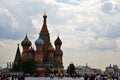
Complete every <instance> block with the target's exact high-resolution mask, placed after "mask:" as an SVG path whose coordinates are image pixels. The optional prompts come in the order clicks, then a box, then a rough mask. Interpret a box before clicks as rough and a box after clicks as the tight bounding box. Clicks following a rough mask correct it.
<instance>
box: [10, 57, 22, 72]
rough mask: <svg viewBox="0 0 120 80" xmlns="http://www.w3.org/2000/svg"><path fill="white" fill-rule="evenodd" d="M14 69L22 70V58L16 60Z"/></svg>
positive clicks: (16, 70)
mask: <svg viewBox="0 0 120 80" xmlns="http://www.w3.org/2000/svg"><path fill="white" fill-rule="evenodd" d="M12 71H15V72H20V71H22V64H21V59H18V60H17V61H16V62H14V63H13V67H12Z"/></svg>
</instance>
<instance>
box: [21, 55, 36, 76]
mask: <svg viewBox="0 0 120 80" xmlns="http://www.w3.org/2000/svg"><path fill="white" fill-rule="evenodd" d="M22 71H23V72H24V73H29V74H30V75H32V74H34V73H36V71H37V70H36V62H35V60H34V58H32V57H28V58H25V59H23V60H22Z"/></svg>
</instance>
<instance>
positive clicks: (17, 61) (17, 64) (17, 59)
mask: <svg viewBox="0 0 120 80" xmlns="http://www.w3.org/2000/svg"><path fill="white" fill-rule="evenodd" d="M21 68H22V65H21V55H20V48H19V44H18V47H17V51H16V55H15V59H14V63H13V67H12V70H13V71H21Z"/></svg>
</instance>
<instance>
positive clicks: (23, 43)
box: [21, 34, 31, 47]
mask: <svg viewBox="0 0 120 80" xmlns="http://www.w3.org/2000/svg"><path fill="white" fill-rule="evenodd" d="M21 45H22V46H28V47H30V46H31V41H30V40H29V39H28V37H27V34H26V36H25V38H24V40H23V41H22V42H21Z"/></svg>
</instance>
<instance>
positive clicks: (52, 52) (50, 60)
mask: <svg viewBox="0 0 120 80" xmlns="http://www.w3.org/2000/svg"><path fill="white" fill-rule="evenodd" d="M46 21H47V14H46V12H45V13H44V14H43V25H42V28H41V30H40V33H39V36H38V38H37V39H36V40H35V42H34V43H35V46H36V49H34V48H33V47H32V45H31V44H32V42H31V41H30V40H29V38H28V36H27V34H26V36H25V38H24V39H23V40H22V42H21V46H22V48H23V51H22V53H20V49H19V45H18V47H17V51H16V56H15V60H14V63H16V62H17V61H18V60H19V58H20V57H21V59H24V58H27V57H33V58H34V60H35V61H36V63H37V71H38V72H39V73H40V74H41V75H45V73H46V72H47V71H48V70H51V71H53V72H57V73H63V61H62V57H63V52H62V50H61V45H62V41H61V40H60V38H59V36H58V37H57V38H56V40H55V41H54V45H55V48H54V47H53V45H52V44H51V42H50V35H49V30H48V28H47V23H46Z"/></svg>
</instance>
